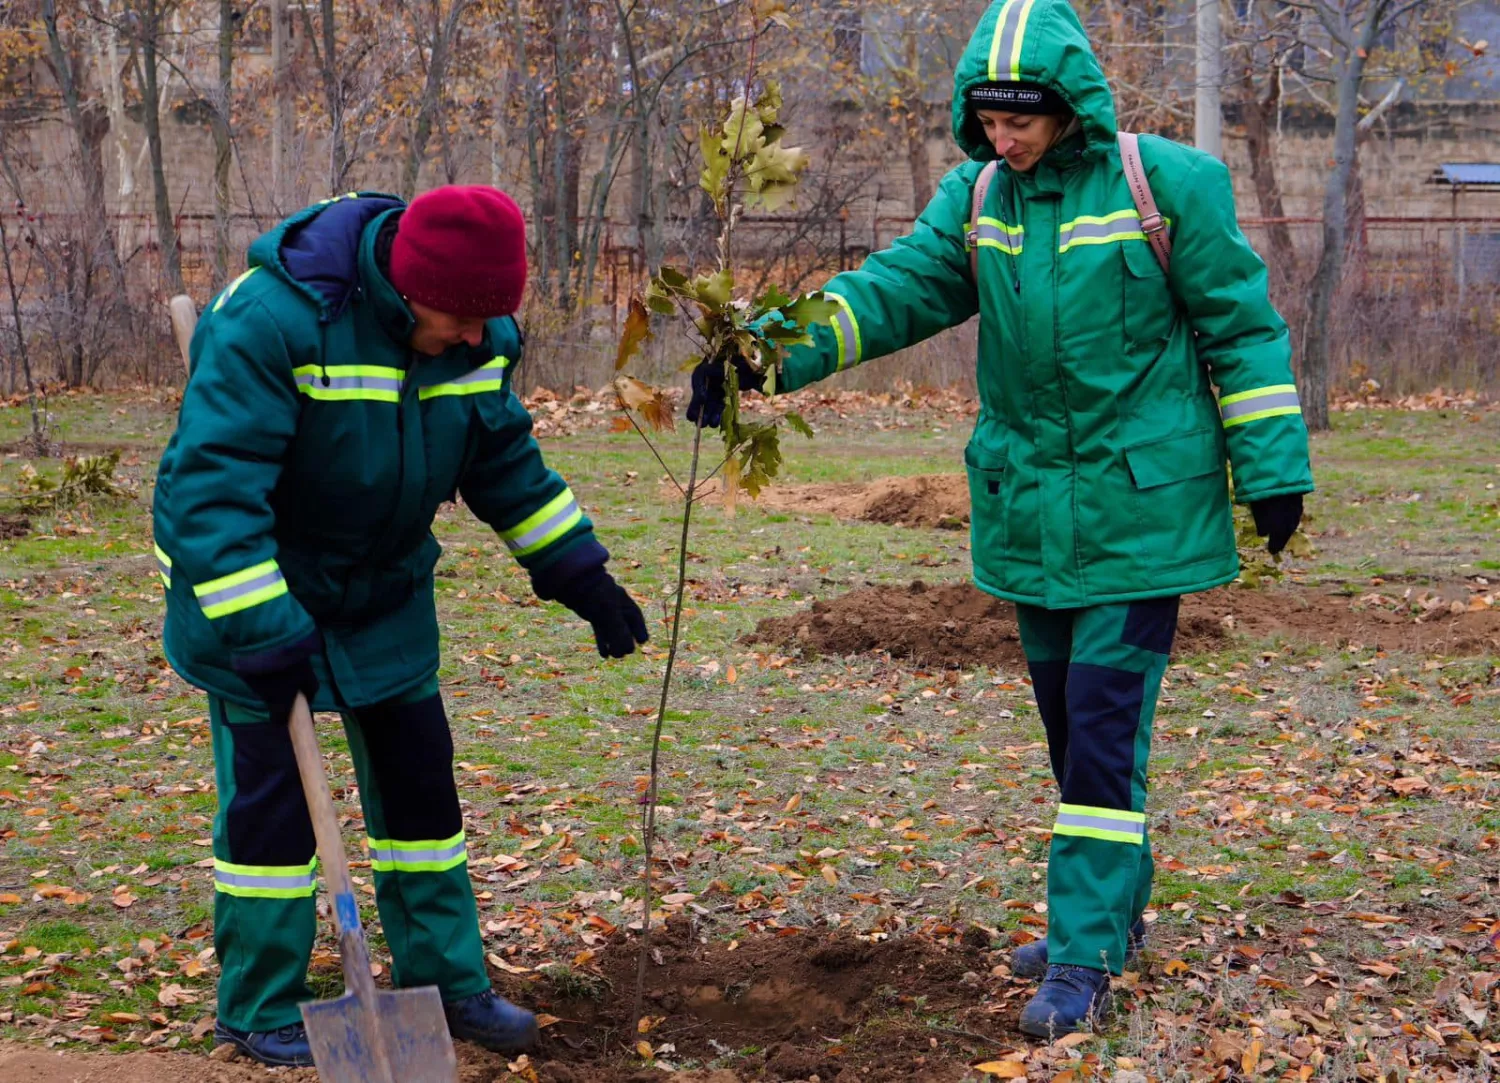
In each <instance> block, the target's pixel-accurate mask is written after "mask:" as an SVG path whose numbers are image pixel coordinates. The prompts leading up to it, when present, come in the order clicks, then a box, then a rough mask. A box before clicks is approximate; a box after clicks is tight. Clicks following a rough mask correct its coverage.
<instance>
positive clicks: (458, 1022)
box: [443, 989, 537, 1053]
mask: <svg viewBox="0 0 1500 1083" xmlns="http://www.w3.org/2000/svg"><path fill="white" fill-rule="evenodd" d="M443 1014H444V1015H446V1016H447V1017H448V1032H449V1033H450V1034H452V1035H453V1036H454V1037H455V1038H461V1039H463V1040H464V1041H466V1042H475V1043H477V1044H479V1045H482V1046H484V1047H485V1048H486V1049H490V1050H493V1051H494V1052H496V1053H514V1052H518V1051H520V1050H522V1049H530V1048H531V1047H532V1046H534V1045H535V1044H536V1035H537V1028H536V1016H534V1015H532V1014H531V1013H530V1012H529V1011H527V1010H526V1009H525V1008H518V1007H516V1006H515V1005H514V1004H512V1003H511V1002H510V1001H508V1000H506V999H505V998H504V997H503V996H501V995H500V994H499V993H497V992H495V991H494V990H493V989H486V990H485V991H484V992H482V993H475V994H474V995H473V996H471V997H465V998H464V999H463V1000H455V1001H454V1002H453V1003H452V1004H444V1005H443Z"/></svg>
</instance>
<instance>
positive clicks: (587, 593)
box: [552, 565, 650, 658]
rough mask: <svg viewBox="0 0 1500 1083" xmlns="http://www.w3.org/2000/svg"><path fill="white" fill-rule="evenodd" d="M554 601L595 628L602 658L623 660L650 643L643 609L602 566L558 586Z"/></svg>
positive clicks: (596, 640) (595, 638)
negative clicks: (638, 646)
mask: <svg viewBox="0 0 1500 1083" xmlns="http://www.w3.org/2000/svg"><path fill="white" fill-rule="evenodd" d="M552 597H553V598H554V599H555V600H556V601H559V602H561V603H562V604H563V605H565V606H567V607H568V608H569V609H571V610H572V611H573V612H575V613H577V614H578V615H579V616H580V617H582V618H583V619H584V620H586V621H588V622H589V623H590V624H592V625H593V626H594V643H595V645H596V646H598V648H599V654H600V656H601V657H603V658H624V657H625V656H626V655H628V654H632V653H634V652H635V645H636V644H637V643H645V642H646V641H647V640H648V639H650V636H649V635H647V633H646V616H645V614H643V613H642V612H641V607H640V606H638V605H636V604H635V599H634V598H632V597H631V596H630V595H629V594H628V593H626V591H625V588H624V587H622V586H620V584H619V583H616V582H615V580H614V576H612V575H610V574H609V573H608V572H607V571H605V570H604V567H603V565H596V566H595V567H593V568H590V569H589V570H587V571H585V572H583V573H582V574H580V575H577V576H574V577H573V578H571V579H569V580H567V581H565V582H562V583H559V584H557V585H556V586H555V587H554V589H553V595H552Z"/></svg>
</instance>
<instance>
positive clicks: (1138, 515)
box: [689, 0, 1313, 1038]
mask: <svg viewBox="0 0 1500 1083" xmlns="http://www.w3.org/2000/svg"><path fill="white" fill-rule="evenodd" d="M953 134H954V137H955V138H956V139H957V141H958V144H959V146H960V147H961V148H962V149H963V151H964V152H965V153H966V154H967V155H968V157H969V159H970V160H969V161H968V162H965V163H964V164H962V165H960V166H958V167H957V168H955V169H954V170H952V171H951V172H950V173H948V175H947V176H946V177H944V178H943V180H942V182H941V184H940V185H939V188H938V192H937V195H936V196H935V197H934V198H933V200H932V202H931V203H930V204H929V205H928V206H927V208H926V210H925V211H924V212H923V213H922V215H921V216H920V217H919V218H918V219H917V222H916V225H915V226H914V228H913V230H912V232H911V233H910V234H909V235H908V236H905V237H902V238H900V239H899V240H897V241H896V242H894V243H893V244H892V245H891V247H890V248H888V249H886V250H885V251H882V252H878V253H876V254H875V255H872V256H871V257H870V258H869V259H868V260H867V261H866V262H865V264H864V266H863V267H862V268H860V269H859V270H857V271H854V272H850V273H846V274H841V275H838V276H837V277H835V278H834V279H833V280H832V281H830V282H829V283H828V285H827V287H826V289H827V291H828V293H829V294H830V295H831V296H832V297H833V298H834V299H835V300H836V301H837V303H838V305H839V312H838V313H837V315H836V317H835V318H834V320H833V322H832V324H831V326H829V327H819V328H817V330H816V333H815V343H814V345H812V346H810V347H808V346H804V347H799V348H797V349H794V350H792V351H790V352H789V353H788V355H787V356H786V358H785V360H784V361H783V363H782V366H781V370H780V372H779V373H778V377H777V381H776V387H777V389H778V390H782V389H785V390H794V389H796V388H799V387H803V386H805V385H807V384H810V383H812V382H813V381H815V380H821V379H823V378H825V377H827V376H831V375H833V374H834V373H837V372H841V371H843V370H845V369H848V368H850V367H852V366H854V365H858V364H860V363H862V362H865V361H869V360H870V359H872V358H876V357H880V356H882V355H884V354H889V353H892V352H894V351H897V350H901V349H904V348H905V347H908V346H911V345H913V344H915V343H917V342H920V341H922V340H923V339H925V338H927V337H929V336H931V335H934V334H936V333H937V332H939V331H942V330H943V329H945V328H948V327H953V326H955V325H957V324H960V323H963V322H964V321H966V320H968V319H969V318H970V317H971V316H973V315H975V314H976V313H979V314H980V315H981V320H980V323H979V355H978V387H979V397H980V404H981V408H980V414H979V419H978V422H977V424H976V426H975V429H974V433H973V436H972V439H971V441H970V443H969V446H968V448H967V450H966V452H965V455H964V460H965V464H966V466H967V469H968V476H969V488H970V497H971V500H972V504H973V516H972V522H973V527H972V530H973V546H972V548H973V560H974V579H975V582H976V583H977V584H978V585H979V586H980V587H981V588H982V589H984V590H986V591H988V592H989V593H991V594H993V595H996V596H997V597H1000V598H1005V599H1009V600H1010V601H1013V602H1015V603H1016V606H1017V612H1018V615H1019V620H1020V627H1021V642H1022V646H1023V647H1024V649H1025V652H1026V657H1027V661H1028V664H1029V668H1030V671H1031V676H1032V680H1033V684H1034V688H1035V693H1036V700H1037V705H1038V707H1039V709H1040V714H1041V719H1042V724H1043V726H1044V727H1045V729H1046V734H1047V742H1048V746H1049V749H1050V754H1051V764H1052V771H1053V774H1054V775H1055V776H1056V779H1057V784H1058V787H1059V789H1060V791H1061V793H1060V801H1061V803H1060V805H1059V808H1058V814H1057V819H1056V822H1055V824H1054V826H1053V829H1052V847H1051V855H1050V859H1049V861H1048V866H1047V900H1048V907H1047V917H1048V922H1049V926H1048V933H1047V937H1046V939H1045V940H1042V941H1039V942H1037V943H1034V944H1030V945H1027V946H1026V947H1024V948H1022V949H1021V950H1020V951H1019V952H1018V953H1017V958H1016V960H1015V965H1014V967H1013V971H1014V972H1015V973H1016V974H1018V975H1025V976H1034V977H1040V978H1041V979H1042V982H1041V987H1040V988H1039V990H1038V991H1037V993H1036V995H1035V996H1034V997H1033V999H1032V1000H1031V1001H1030V1003H1029V1004H1028V1005H1027V1006H1026V1008H1025V1010H1024V1011H1023V1012H1022V1015H1021V1029H1022V1030H1023V1031H1025V1032H1026V1033H1027V1034H1031V1035H1036V1036H1039V1037H1047V1038H1051V1037H1055V1036H1057V1035H1060V1034H1066V1033H1068V1032H1070V1031H1073V1030H1076V1029H1079V1028H1080V1027H1083V1026H1085V1025H1086V1024H1087V1023H1088V1022H1089V1021H1090V1020H1097V1019H1098V1018H1099V1017H1101V1016H1103V1015H1104V1014H1105V1013H1106V1012H1107V1011H1108V1009H1109V1004H1110V996H1109V985H1110V975H1111V974H1119V973H1120V972H1121V968H1122V967H1123V966H1124V964H1125V963H1126V961H1127V958H1128V957H1129V956H1130V955H1131V954H1132V953H1133V952H1135V951H1136V950H1137V949H1138V948H1139V946H1140V944H1141V941H1142V938H1143V937H1144V933H1145V929H1144V926H1143V924H1142V922H1141V915H1142V913H1143V912H1144V910H1145V909H1146V904H1147V902H1148V900H1149V898H1150V895H1151V878H1152V869H1153V867H1152V860H1151V849H1150V846H1149V844H1148V842H1147V837H1146V815H1145V805H1146V761H1147V754H1148V751H1149V748H1150V743H1151V723H1152V718H1153V715H1154V712H1155V707H1156V700H1157V694H1158V690H1159V687H1160V682H1161V678H1162V674H1163V672H1164V670H1165V667H1166V664H1167V655H1168V652H1169V651H1170V650H1171V647H1172V641H1173V638H1174V636H1175V634H1176V628H1177V613H1178V599H1179V596H1180V595H1183V594H1187V593H1190V592H1193V591H1201V590H1207V589H1209V588H1210V587H1216V586H1219V585H1221V584H1224V583H1228V582H1230V581H1231V580H1233V579H1234V578H1235V576H1236V575H1237V573H1238V558H1237V552H1236V548H1235V532H1234V526H1233V520H1232V516H1231V514H1230V511H1231V505H1230V492H1229V483H1228V480H1227V479H1226V476H1225V475H1226V470H1225V467H1226V463H1227V464H1232V466H1233V488H1234V498H1235V499H1237V500H1238V501H1240V502H1242V503H1246V504H1249V506H1250V508H1251V511H1252V512H1253V513H1254V518H1255V522H1256V525H1257V528H1258V530H1259V533H1260V534H1261V535H1263V536H1268V539H1269V548H1270V550H1271V552H1273V553H1276V552H1279V551H1280V550H1281V549H1282V548H1283V547H1284V546H1285V545H1286V543H1287V541H1288V540H1289V539H1290V537H1291V536H1292V535H1293V534H1294V533H1295V531H1296V530H1297V527H1298V524H1299V522H1300V520H1301V517H1302V498H1303V494H1304V493H1307V492H1309V491H1311V490H1312V487H1313V484H1312V475H1311V470H1310V468H1309V465H1308V440H1307V430H1306V427H1305V426H1304V423H1303V419H1302V416H1301V408H1300V406H1299V405H1298V399H1297V391H1296V388H1295V386H1293V380H1292V373H1291V367H1290V355H1291V347H1290V343H1289V338H1288V335H1287V328H1286V325H1285V323H1284V322H1283V321H1282V319H1281V317H1280V316H1279V315H1277V313H1276V311H1275V310H1274V309H1273V308H1272V306H1271V303H1270V300H1269V298H1268V296H1267V287H1266V273H1265V267H1264V265H1263V264H1262V263H1261V261H1260V259H1259V258H1258V257H1257V256H1256V254H1255V253H1254V252H1253V251H1252V250H1251V248H1250V246H1249V245H1248V244H1247V243H1246V241H1245V238H1244V236H1243V235H1242V234H1241V233H1240V230H1239V227H1238V224H1237V223H1236V220H1235V212H1234V195H1233V191H1232V189H1231V187H1230V179H1229V172H1228V170H1227V169H1226V168H1225V167H1224V166H1223V164H1222V163H1220V162H1218V161H1217V160H1215V159H1214V158H1212V157H1210V156H1209V155H1207V154H1204V153H1201V152H1199V151H1196V150H1193V149H1191V148H1188V147H1184V146H1181V145H1179V144H1177V143H1173V142H1170V141H1168V140H1166V139H1159V138H1153V137H1144V138H1142V139H1141V140H1140V152H1141V155H1142V157H1143V158H1144V161H1145V172H1146V177H1147V179H1148V181H1149V187H1150V189H1151V191H1152V192H1153V193H1154V194H1155V199H1156V200H1157V201H1158V203H1159V207H1160V211H1161V213H1162V214H1163V215H1164V216H1165V218H1166V220H1167V226H1168V229H1169V234H1168V235H1169V237H1170V241H1171V253H1170V270H1169V271H1167V270H1164V269H1163V266H1162V264H1161V263H1160V262H1159V261H1158V258H1157V254H1156V253H1155V252H1154V250H1153V244H1152V240H1151V238H1150V237H1148V236H1147V233H1146V229H1147V228H1149V227H1150V226H1154V225H1156V224H1157V223H1156V222H1154V221H1150V222H1148V223H1147V225H1145V226H1143V222H1142V217H1141V214H1140V212H1138V211H1137V209H1136V204H1135V201H1134V198H1133V196H1132V191H1131V188H1130V187H1129V186H1128V185H1127V179H1126V173H1125V170H1124V167H1123V164H1122V155H1121V150H1120V149H1119V147H1118V146H1117V132H1116V127H1115V111H1114V102H1113V99H1112V96H1111V94H1110V89H1109V86H1108V84H1107V83H1106V81H1105V77H1104V73H1103V71H1102V70H1101V68H1100V66H1099V63H1098V61H1097V60H1096V59H1095V57H1094V54H1093V51H1092V49H1091V48H1090V46H1089V42H1088V39H1087V37H1086V35H1085V32H1084V30H1083V27H1082V25H1081V24H1080V22H1079V20H1078V17H1077V15H1076V14H1075V13H1074V11H1073V9H1072V8H1071V7H1069V6H1068V4H1067V3H1065V2H1063V0H996V2H995V3H992V4H990V6H989V8H988V10H987V11H986V12H985V14H984V16H983V17H982V18H981V20H980V22H979V26H978V29H977V30H976V31H975V32H974V36H973V38H972V40H971V41H970V42H969V45H968V48H967V50H966V51H965V53H964V54H963V57H962V60H961V61H960V63H959V66H958V71H957V79H956V85H955V93H954V99H953ZM996 159H999V160H1000V164H999V167H998V170H997V171H996V172H994V173H993V174H992V177H993V182H992V183H991V184H990V185H989V187H988V189H987V191H985V192H984V193H983V194H984V195H985V199H984V203H983V206H982V208H981V210H980V213H979V215H978V216H977V222H976V223H975V224H974V227H973V228H974V232H973V233H972V234H970V233H969V230H970V216H971V210H970V208H971V199H972V197H973V195H974V193H975V190H976V182H977V181H978V180H979V178H980V175H981V172H982V171H983V170H984V169H985V166H986V163H989V162H994V161H995V160H996ZM1146 217H1147V218H1148V219H1150V218H1151V215H1150V214H1149V212H1148V213H1147V216H1146ZM971 239H972V244H973V247H977V253H975V252H974V251H973V248H971V243H970V242H971ZM975 255H977V272H975V271H971V265H970V260H971V257H973V256H975ZM733 361H734V363H735V365H736V368H737V370H738V378H739V383H740V386H741V387H746V386H749V387H759V386H762V385H763V374H761V373H759V372H757V371H755V369H754V368H753V367H752V366H750V365H749V364H748V363H747V362H746V361H745V360H744V359H742V358H734V359H733ZM723 366H724V361H723V359H722V358H721V359H714V360H712V361H709V362H706V363H704V364H703V365H701V366H700V367H699V369H698V370H697V371H696V372H695V374H694V402H693V403H692V404H691V405H690V414H689V417H690V418H692V419H696V418H698V417H700V416H701V417H702V418H703V419H704V420H705V423H709V424H718V423H719V421H720V418H719V412H720V411H721V410H722V406H721V403H722V399H723V385H724V367H723ZM1215 387H1217V391H1218V395H1217V397H1216V395H1215Z"/></svg>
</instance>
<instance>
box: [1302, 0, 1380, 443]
mask: <svg viewBox="0 0 1500 1083" xmlns="http://www.w3.org/2000/svg"><path fill="white" fill-rule="evenodd" d="M1385 11H1386V5H1385V4H1383V3H1376V2H1372V3H1371V4H1370V6H1369V9H1368V10H1367V11H1366V12H1365V17H1364V20H1363V22H1362V23H1361V24H1360V26H1359V40H1358V43H1357V44H1348V43H1346V44H1345V46H1344V48H1343V50H1342V57H1341V61H1342V63H1341V64H1340V65H1339V73H1338V106H1337V107H1338V113H1337V115H1336V117H1335V119H1334V127H1333V170H1332V171H1331V172H1330V173H1329V174H1328V178H1327V181H1326V182H1325V187H1324V190H1323V252H1322V255H1321V257H1320V258H1319V260H1318V269H1317V270H1316V271H1315V272H1314V273H1313V277H1312V283H1311V285H1310V287H1309V298H1308V308H1307V326H1306V327H1305V328H1304V331H1303V349H1302V364H1303V373H1302V381H1301V382H1302V414H1303V417H1304V418H1305V419H1306V421H1307V426H1308V428H1309V429H1312V430H1313V431H1315V432H1318V431H1323V430H1326V429H1327V428H1328V392H1329V383H1330V372H1329V370H1330V367H1331V364H1330V362H1331V356H1330V343H1331V340H1332V333H1333V328H1332V327H1331V326H1330V325H1329V321H1330V319H1331V317H1332V315H1333V302H1334V297H1335V295H1336V294H1337V293H1338V288H1339V285H1340V283H1341V281H1342V279H1343V272H1344V252H1345V247H1346V245H1347V244H1348V228H1349V221H1348V213H1347V212H1348V202H1349V177H1350V175H1351V174H1352V172H1353V170H1354V159H1355V155H1356V154H1358V152H1359V147H1358V139H1357V137H1358V132H1357V130H1356V129H1357V126H1358V123H1359V91H1360V86H1361V85H1362V83H1363V82H1364V74H1365V61H1366V60H1367V59H1368V58H1369V55H1370V52H1371V50H1372V49H1374V47H1375V39H1376V37H1377V36H1378V34H1379V31H1380V24H1381V20H1382V18H1383V17H1384V15H1385ZM1330 29H1333V28H1330ZM1352 30H1353V27H1348V26H1347V23H1346V34H1345V35H1344V36H1345V37H1346V39H1347V36H1348V34H1347V32H1348V31H1352Z"/></svg>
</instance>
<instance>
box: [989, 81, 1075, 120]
mask: <svg viewBox="0 0 1500 1083" xmlns="http://www.w3.org/2000/svg"><path fill="white" fill-rule="evenodd" d="M966 96H967V98H968V100H969V105H970V107H971V108H974V109H998V110H1001V111H1002V112H1006V113H1038V114H1065V113H1071V112H1072V110H1071V109H1069V108H1068V103H1067V102H1065V101H1063V99H1062V96H1061V95H1060V94H1058V93H1057V92H1056V91H1054V90H1052V89H1050V88H1049V87H1044V86H1042V85H1041V84H1040V83H980V84H979V85H978V86H973V87H970V88H969V91H968V94H967V95H966Z"/></svg>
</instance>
